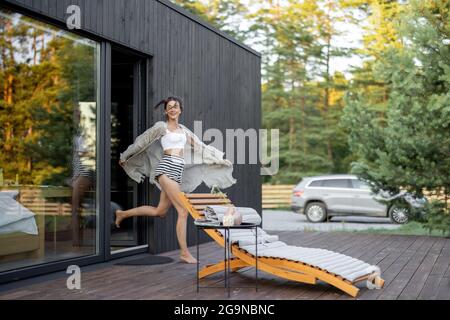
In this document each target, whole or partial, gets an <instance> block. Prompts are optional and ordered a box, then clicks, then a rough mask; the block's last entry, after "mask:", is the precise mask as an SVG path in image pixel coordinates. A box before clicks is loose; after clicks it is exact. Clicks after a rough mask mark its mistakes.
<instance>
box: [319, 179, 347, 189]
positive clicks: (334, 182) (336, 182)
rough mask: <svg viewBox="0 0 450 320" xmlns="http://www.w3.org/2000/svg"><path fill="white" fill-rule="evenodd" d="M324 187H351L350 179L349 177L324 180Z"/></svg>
mask: <svg viewBox="0 0 450 320" xmlns="http://www.w3.org/2000/svg"><path fill="white" fill-rule="evenodd" d="M322 187H327V188H350V180H349V179H330V180H323V183H322Z"/></svg>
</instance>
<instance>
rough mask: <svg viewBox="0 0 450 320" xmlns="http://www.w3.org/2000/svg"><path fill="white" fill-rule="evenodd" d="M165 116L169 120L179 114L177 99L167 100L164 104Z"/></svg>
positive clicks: (176, 117) (174, 118)
mask: <svg viewBox="0 0 450 320" xmlns="http://www.w3.org/2000/svg"><path fill="white" fill-rule="evenodd" d="M166 114H167V118H168V119H171V120H176V119H178V117H179V116H180V114H181V108H180V104H179V103H178V101H173V100H172V101H169V102H168V103H167V106H166Z"/></svg>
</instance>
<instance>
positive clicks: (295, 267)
mask: <svg viewBox="0 0 450 320" xmlns="http://www.w3.org/2000/svg"><path fill="white" fill-rule="evenodd" d="M180 198H181V200H182V202H183V204H184V206H185V208H186V209H187V210H188V211H189V213H190V214H191V216H192V217H193V218H194V219H199V218H204V216H203V214H202V210H203V209H204V208H205V207H206V206H208V205H225V206H227V205H228V206H233V204H232V203H231V201H230V199H228V198H227V197H226V196H225V195H222V194H210V193H190V194H186V193H184V192H181V194H180ZM204 231H205V232H206V233H207V234H208V235H209V236H210V237H211V238H212V239H214V240H215V241H216V242H217V243H218V244H219V245H221V246H222V247H223V246H224V239H223V236H222V234H221V233H220V232H219V231H217V230H215V229H205V230H204ZM231 250H232V254H233V255H234V257H235V258H232V259H231V262H230V268H231V270H232V271H237V270H239V269H242V268H245V267H249V266H253V267H254V266H255V264H256V263H255V256H254V255H253V254H251V253H250V252H248V251H246V250H244V249H242V248H240V247H239V246H238V244H237V243H234V244H232V248H231ZM318 250H319V249H318ZM344 267H345V266H344ZM223 268H224V261H221V262H219V263H216V264H213V265H207V266H206V267H204V268H203V269H202V270H200V272H199V278H204V277H206V276H208V275H211V274H214V273H217V272H223ZM340 268H342V266H340ZM258 270H262V271H264V272H267V273H271V274H273V275H276V276H278V277H281V278H284V279H288V280H292V281H298V282H303V283H309V284H316V281H317V280H322V281H324V282H326V283H329V284H330V285H332V286H335V287H336V288H338V289H340V290H342V291H344V292H346V293H347V294H349V295H350V296H352V297H356V296H357V294H358V292H359V288H358V287H356V286H355V283H357V282H360V281H367V280H368V279H369V277H371V278H374V279H373V280H372V283H374V284H376V285H377V286H378V287H383V285H384V280H383V279H381V278H380V277H379V276H376V277H373V273H370V274H364V275H360V276H358V277H357V278H356V279H353V280H352V281H350V280H348V279H346V278H344V277H342V276H340V275H337V274H334V273H332V272H330V271H329V270H326V269H324V268H320V267H318V266H315V265H313V264H308V263H304V262H302V261H297V260H290V259H283V258H274V257H270V256H267V257H266V256H264V255H261V254H258Z"/></svg>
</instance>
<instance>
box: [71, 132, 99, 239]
mask: <svg viewBox="0 0 450 320" xmlns="http://www.w3.org/2000/svg"><path fill="white" fill-rule="evenodd" d="M89 160H90V154H89V150H88V148H87V146H86V141H85V139H84V137H83V135H82V133H81V131H80V130H79V131H78V132H77V134H76V135H75V136H74V138H73V157H72V242H73V245H74V246H79V245H80V208H81V203H82V201H83V198H84V194H85V192H86V191H88V190H89V189H90V188H91V187H93V186H94V181H95V172H94V170H93V168H92V167H91V165H90V164H89Z"/></svg>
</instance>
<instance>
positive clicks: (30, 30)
mask: <svg viewBox="0 0 450 320" xmlns="http://www.w3.org/2000/svg"><path fill="white" fill-rule="evenodd" d="M0 84H1V91H0V272H2V271H6V270H12V269H17V268H21V267H25V266H30V265H36V264H41V263H47V262H52V261H58V260H64V259H69V258H74V257H80V256H85V255H92V254H96V253H97V252H98V210H97V187H96V181H97V179H96V176H97V173H96V172H97V170H96V169H97V147H96V145H97V113H98V105H99V98H98V96H99V94H98V93H99V92H98V91H99V89H98V88H99V44H98V43H96V42H94V41H91V40H89V39H85V38H82V37H80V36H77V35H74V34H71V33H69V32H66V31H63V30H60V29H58V28H55V27H53V26H50V25H47V24H45V23H42V22H39V21H36V20H34V19H31V18H29V17H26V16H24V15H21V14H18V13H15V12H12V11H10V10H7V9H1V8H0Z"/></svg>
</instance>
